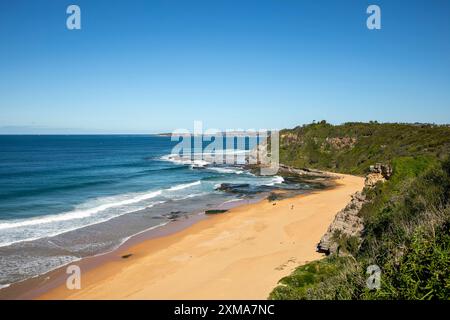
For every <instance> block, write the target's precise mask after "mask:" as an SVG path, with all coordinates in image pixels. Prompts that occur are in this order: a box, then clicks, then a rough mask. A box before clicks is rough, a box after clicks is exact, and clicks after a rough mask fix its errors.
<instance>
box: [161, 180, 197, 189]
mask: <svg viewBox="0 0 450 320" xmlns="http://www.w3.org/2000/svg"><path fill="white" fill-rule="evenodd" d="M200 184H201V181H200V180H199V181H195V182H192V183H185V184H179V185H177V186H173V187H170V188H169V189H167V190H168V191H178V190H183V189H186V188H190V187H193V186H198V185H200Z"/></svg>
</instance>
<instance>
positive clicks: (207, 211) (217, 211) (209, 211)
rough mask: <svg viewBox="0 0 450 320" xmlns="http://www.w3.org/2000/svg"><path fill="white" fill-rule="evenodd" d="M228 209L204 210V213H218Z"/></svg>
mask: <svg viewBox="0 0 450 320" xmlns="http://www.w3.org/2000/svg"><path fill="white" fill-rule="evenodd" d="M227 211H228V210H206V211H205V214H218V213H225V212H227Z"/></svg>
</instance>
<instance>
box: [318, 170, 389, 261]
mask: <svg viewBox="0 0 450 320" xmlns="http://www.w3.org/2000/svg"><path fill="white" fill-rule="evenodd" d="M391 176H392V167H391V166H389V165H383V164H380V163H377V164H375V165H373V166H370V173H369V174H368V175H367V176H366V180H365V188H367V189H370V188H373V187H374V186H375V185H376V184H377V183H378V182H380V181H381V182H385V181H386V180H388V179H389V178H390V177H391ZM367 202H368V200H367V198H366V196H365V193H364V191H363V192H356V193H355V194H353V195H352V199H351V201H350V202H349V203H348V204H347V206H346V207H345V208H344V209H342V210H341V211H339V212H338V213H337V214H336V216H335V218H334V220H333V222H332V223H331V225H330V226H329V227H328V230H327V232H326V233H325V234H324V235H323V237H322V239H320V242H319V244H318V245H317V251H319V252H324V253H326V254H338V253H339V244H338V243H337V242H336V241H335V239H334V235H335V234H340V235H345V236H348V237H351V236H354V237H357V238H359V240H361V233H362V231H363V230H364V224H363V219H362V218H361V217H360V216H359V212H360V210H361V208H362V207H363V205H364V204H366V203H367Z"/></svg>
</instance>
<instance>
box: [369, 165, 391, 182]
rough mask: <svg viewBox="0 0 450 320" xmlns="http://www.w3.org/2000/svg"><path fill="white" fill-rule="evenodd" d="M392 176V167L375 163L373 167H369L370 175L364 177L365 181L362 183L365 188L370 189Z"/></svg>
mask: <svg viewBox="0 0 450 320" xmlns="http://www.w3.org/2000/svg"><path fill="white" fill-rule="evenodd" d="M391 175H392V167H391V166H389V165H384V164H381V163H377V164H375V165H373V166H370V173H369V174H368V175H367V176H366V180H365V182H364V184H365V186H366V187H369V188H372V187H374V186H375V185H376V184H377V183H378V182H380V181H381V182H385V181H386V180H388V179H389V178H390V177H391Z"/></svg>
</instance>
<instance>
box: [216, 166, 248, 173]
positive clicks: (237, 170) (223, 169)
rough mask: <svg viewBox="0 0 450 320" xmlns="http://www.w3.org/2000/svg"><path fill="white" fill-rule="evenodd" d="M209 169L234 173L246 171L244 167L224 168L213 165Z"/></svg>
mask: <svg viewBox="0 0 450 320" xmlns="http://www.w3.org/2000/svg"><path fill="white" fill-rule="evenodd" d="M208 170H212V171H216V172H219V173H234V174H242V173H245V171H244V170H242V169H235V168H222V167H212V168H208Z"/></svg>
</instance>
